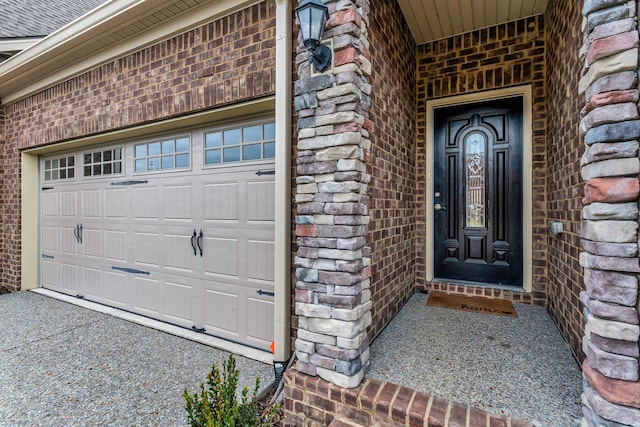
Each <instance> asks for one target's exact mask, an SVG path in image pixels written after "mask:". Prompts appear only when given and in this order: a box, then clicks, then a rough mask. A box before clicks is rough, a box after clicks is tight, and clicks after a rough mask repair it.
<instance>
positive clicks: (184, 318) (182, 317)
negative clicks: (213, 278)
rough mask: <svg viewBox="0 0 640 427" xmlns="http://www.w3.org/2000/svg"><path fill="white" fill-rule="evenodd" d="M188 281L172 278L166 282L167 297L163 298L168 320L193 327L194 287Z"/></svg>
mask: <svg viewBox="0 0 640 427" xmlns="http://www.w3.org/2000/svg"><path fill="white" fill-rule="evenodd" d="M187 282H188V280H184V279H181V278H177V280H176V278H171V279H167V280H166V281H165V295H164V298H163V306H164V313H165V316H166V317H167V320H169V321H171V322H173V323H177V324H180V325H181V326H186V327H191V326H193V325H194V322H193V317H194V316H193V314H194V313H193V309H192V308H193V293H194V289H193V286H192V285H190V284H188V283H187Z"/></svg>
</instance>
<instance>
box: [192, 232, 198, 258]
mask: <svg viewBox="0 0 640 427" xmlns="http://www.w3.org/2000/svg"><path fill="white" fill-rule="evenodd" d="M196 236H197V234H196V229H195V228H194V229H193V236H191V247H192V248H193V256H196V255H197V254H198V253H197V252H196Z"/></svg>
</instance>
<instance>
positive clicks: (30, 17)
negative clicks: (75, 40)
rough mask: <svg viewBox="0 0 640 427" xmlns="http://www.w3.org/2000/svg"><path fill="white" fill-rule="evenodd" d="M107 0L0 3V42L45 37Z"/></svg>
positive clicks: (13, 0) (11, 0) (7, 0)
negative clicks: (0, 40)
mask: <svg viewBox="0 0 640 427" xmlns="http://www.w3.org/2000/svg"><path fill="white" fill-rule="evenodd" d="M106 1H107V0H0V16H2V19H0V39H8V38H9V39H10V38H23V37H44V36H47V35H49V34H51V33H53V32H54V31H56V30H57V29H59V28H62V27H63V26H65V25H67V24H68V23H70V22H71V21H73V20H74V19H76V18H79V17H80V16H82V15H84V14H85V13H87V12H89V11H90V10H92V9H95V8H96V7H98V6H100V5H101V4H102V3H105V2H106Z"/></svg>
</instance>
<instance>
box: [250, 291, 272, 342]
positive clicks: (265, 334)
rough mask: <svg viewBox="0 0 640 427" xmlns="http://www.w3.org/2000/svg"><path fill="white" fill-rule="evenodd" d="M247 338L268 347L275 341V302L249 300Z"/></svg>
mask: <svg viewBox="0 0 640 427" xmlns="http://www.w3.org/2000/svg"><path fill="white" fill-rule="evenodd" d="M247 306H248V309H247V338H250V339H253V340H256V341H257V342H259V343H261V344H262V345H266V346H268V345H269V344H270V343H271V341H273V328H274V324H273V301H266V300H262V299H257V298H249V299H248V302H247Z"/></svg>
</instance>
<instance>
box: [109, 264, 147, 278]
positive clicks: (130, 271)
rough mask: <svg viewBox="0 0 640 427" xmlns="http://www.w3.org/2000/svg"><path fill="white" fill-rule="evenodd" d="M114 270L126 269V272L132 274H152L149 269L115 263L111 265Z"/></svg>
mask: <svg viewBox="0 0 640 427" xmlns="http://www.w3.org/2000/svg"><path fill="white" fill-rule="evenodd" d="M111 269H112V270H118V271H124V272H125V273H132V274H145V275H147V276H148V275H149V274H151V273H150V272H149V271H144V270H136V269H135V268H129V267H116V266H115V265H112V266H111Z"/></svg>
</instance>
